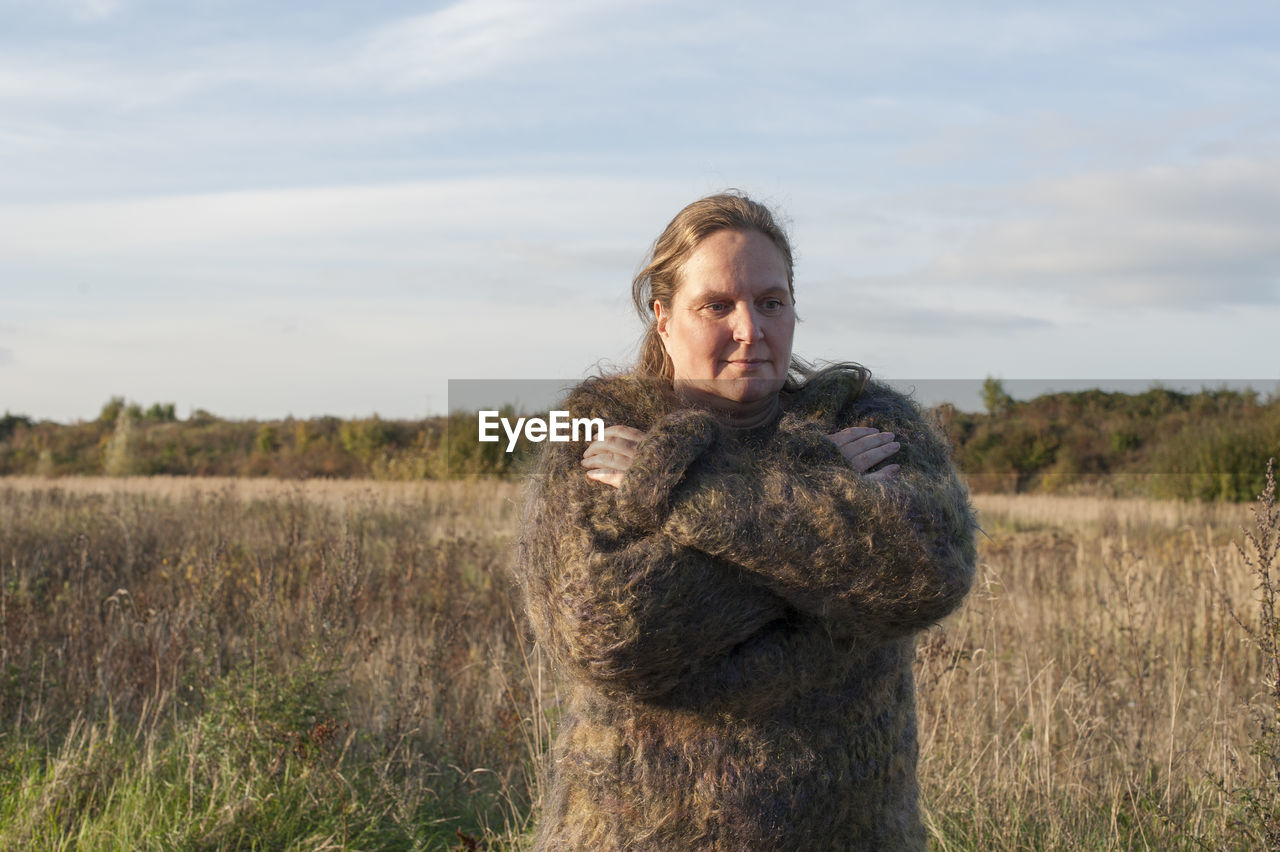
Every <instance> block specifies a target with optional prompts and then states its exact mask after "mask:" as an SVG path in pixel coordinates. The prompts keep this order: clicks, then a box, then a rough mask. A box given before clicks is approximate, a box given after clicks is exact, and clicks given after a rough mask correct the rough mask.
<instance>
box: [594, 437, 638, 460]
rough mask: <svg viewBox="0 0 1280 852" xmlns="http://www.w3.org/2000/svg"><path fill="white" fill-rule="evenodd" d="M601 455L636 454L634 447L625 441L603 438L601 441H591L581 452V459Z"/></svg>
mask: <svg viewBox="0 0 1280 852" xmlns="http://www.w3.org/2000/svg"><path fill="white" fill-rule="evenodd" d="M603 453H612V454H614V455H625V456H628V457H629V456H634V455H635V454H636V445H635V444H632V443H629V442H627V441H623V440H619V439H616V438H605V439H604V440H603V441H592V442H591V443H590V444H588V445H587V448H586V449H585V450H584V451H583V453H582V457H583V458H587V457H589V456H597V455H601V454H603Z"/></svg>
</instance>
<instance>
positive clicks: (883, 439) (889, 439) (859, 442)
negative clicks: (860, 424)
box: [840, 432, 901, 461]
mask: <svg viewBox="0 0 1280 852" xmlns="http://www.w3.org/2000/svg"><path fill="white" fill-rule="evenodd" d="M891 444H892V445H893V447H894V450H897V449H898V448H899V447H900V446H901V445H900V444H898V443H897V442H896V441H894V440H893V433H892V432H876V433H875V434H874V435H865V436H863V437H861V438H858V439H856V440H853V441H850V442H849V443H847V444H845V445H844V446H842V447H840V452H841V453H843V454H844V457H845V458H847V459H849V460H850V461H852V460H853V459H854V458H856V457H857V456H859V455H861V454H863V453H865V452H868V451H870V450H875V449H878V448H880V447H887V446H889V445H891Z"/></svg>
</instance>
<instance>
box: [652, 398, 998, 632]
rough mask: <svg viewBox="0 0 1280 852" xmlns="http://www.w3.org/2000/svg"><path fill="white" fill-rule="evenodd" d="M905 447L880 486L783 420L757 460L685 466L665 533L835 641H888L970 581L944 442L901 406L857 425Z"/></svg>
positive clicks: (959, 504) (943, 610)
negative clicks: (829, 632)
mask: <svg viewBox="0 0 1280 852" xmlns="http://www.w3.org/2000/svg"><path fill="white" fill-rule="evenodd" d="M858 419H859V420H860V421H861V422H862V423H863V424H865V425H872V426H876V427H878V428H880V429H887V430H891V431H893V432H894V433H895V434H896V435H897V438H898V440H899V442H900V444H901V445H902V449H900V450H899V452H898V453H897V454H896V455H895V456H894V457H893V458H891V459H889V460H888V461H889V462H896V463H898V464H899V465H900V470H899V472H898V473H897V474H896V475H895V476H894V477H892V478H890V479H889V480H887V481H885V482H876V481H873V480H869V479H867V478H866V477H865V476H863V475H862V474H860V473H858V472H856V471H854V469H853V468H852V466H851V465H849V463H848V462H847V461H846V460H845V458H844V457H843V456H842V455H841V453H840V451H839V450H838V449H837V448H836V447H835V445H834V444H833V443H832V442H831V441H829V440H828V439H827V438H826V436H825V435H824V434H823V431H822V429H821V428H820V427H819V426H817V425H815V424H812V423H809V422H806V421H804V420H801V419H798V418H796V417H793V416H790V415H788V416H786V417H784V418H783V420H782V422H781V423H780V425H779V427H778V430H777V433H776V434H775V436H774V437H773V439H772V440H771V441H770V442H769V444H768V446H767V448H766V450H765V452H763V453H759V454H749V453H741V454H738V455H736V456H735V455H732V454H722V455H718V456H709V457H706V458H704V459H702V460H700V462H699V463H696V464H694V465H691V466H690V468H689V469H688V470H687V471H686V476H685V478H684V480H683V482H682V483H681V486H680V488H679V491H678V494H677V496H676V497H674V498H673V499H672V503H671V511H670V512H669V514H668V515H667V517H666V520H665V522H664V524H663V530H664V532H665V533H666V535H667V536H668V537H669V538H670V539H671V540H672V541H675V542H677V543H679V544H682V545H685V546H687V547H691V548H695V549H698V550H700V551H703V552H705V553H707V554H710V555H712V556H714V557H716V558H717V559H721V560H725V561H727V562H731V563H733V564H735V565H737V566H739V567H741V568H742V569H743V570H745V571H748V572H750V573H751V574H752V575H753V576H754V577H756V578H757V579H758V581H759V582H760V583H762V584H763V585H764V586H765V587H767V588H769V589H770V590H772V591H774V592H775V593H776V594H778V595H779V596H780V597H781V598H782V599H784V600H785V601H787V602H788V603H789V604H790V605H791V606H793V607H795V608H796V609H797V610H799V611H801V612H804V613H807V614H810V615H813V616H817V617H819V618H822V619H823V620H824V621H826V622H828V623H829V624H830V625H831V626H832V629H833V630H834V631H837V632H839V633H841V634H843V635H855V636H857V635H861V636H869V637H872V638H892V637H894V636H899V635H904V634H907V633H910V632H913V631H915V630H919V629H922V628H924V627H927V626H928V625H930V624H932V623H934V622H936V621H937V620H938V619H940V618H942V617H943V616H945V615H946V614H947V613H949V612H951V611H952V610H953V609H954V608H955V607H956V606H957V605H958V604H959V602H960V601H961V599H962V598H963V597H964V595H965V594H966V593H967V592H968V590H969V586H970V584H971V582H972V578H973V571H974V562H975V551H974V544H973V529H974V520H973V513H972V510H971V508H970V505H969V501H968V495H967V493H966V491H965V489H964V487H963V486H962V485H961V484H960V482H959V480H958V478H957V476H956V473H955V470H954V468H953V467H952V465H951V463H950V460H949V457H948V451H947V447H946V444H945V442H944V441H943V439H942V438H941V436H940V435H939V434H938V433H937V431H936V430H934V429H933V428H932V427H931V426H930V425H929V424H927V423H926V422H925V420H924V418H923V417H922V416H921V415H920V413H919V411H918V410H917V409H916V408H915V406H914V405H913V404H911V403H909V401H907V400H905V398H902V397H897V398H896V400H895V404H893V405H888V406H883V407H882V410H879V411H874V410H873V411H872V412H871V413H870V416H863V417H860V418H858Z"/></svg>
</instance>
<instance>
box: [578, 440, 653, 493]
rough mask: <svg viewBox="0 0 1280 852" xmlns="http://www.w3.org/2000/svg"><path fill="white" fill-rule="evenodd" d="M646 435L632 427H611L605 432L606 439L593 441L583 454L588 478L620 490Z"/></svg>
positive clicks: (583, 462)
mask: <svg viewBox="0 0 1280 852" xmlns="http://www.w3.org/2000/svg"><path fill="white" fill-rule="evenodd" d="M642 438H644V433H643V432H641V431H640V430H639V429H633V428H632V427H630V426H609V427H607V428H606V429H605V430H604V438H603V439H602V440H599V441H592V442H591V443H590V444H588V445H587V449H586V452H584V453H583V454H582V466H583V467H585V468H586V469H587V478H588V479H594V480H595V481H596V482H603V483H604V484H605V485H612V486H613V487H614V488H618V487H619V486H621V485H622V477H623V476H624V475H625V474H626V472H627V471H628V470H629V469H630V468H631V463H632V462H633V461H635V458H636V447H638V446H639V445H640V440H641V439H642Z"/></svg>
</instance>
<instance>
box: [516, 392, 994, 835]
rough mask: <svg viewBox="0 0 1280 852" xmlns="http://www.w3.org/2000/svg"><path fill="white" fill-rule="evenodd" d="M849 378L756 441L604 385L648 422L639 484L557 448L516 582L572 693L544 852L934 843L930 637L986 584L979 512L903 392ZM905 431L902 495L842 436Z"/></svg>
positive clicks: (556, 752) (600, 398) (801, 399)
mask: <svg viewBox="0 0 1280 852" xmlns="http://www.w3.org/2000/svg"><path fill="white" fill-rule="evenodd" d="M858 384H859V383H858V382H857V381H856V377H855V376H853V375H852V374H850V373H842V372H837V373H834V374H826V375H823V376H821V377H820V378H819V379H817V380H815V381H813V382H810V383H809V384H808V385H807V386H806V387H805V388H803V389H802V390H800V391H798V392H796V393H795V394H786V393H784V394H783V395H782V402H783V410H784V413H783V415H782V416H781V418H780V419H779V420H778V421H777V422H776V423H774V424H772V425H771V426H769V427H765V428H763V429H759V430H755V431H752V432H738V431H735V430H732V429H729V428H726V427H725V426H723V425H721V423H720V422H719V421H717V420H716V419H715V418H714V417H713V416H712V415H711V414H709V413H707V412H704V411H701V410H697V409H689V408H681V407H680V404H679V403H678V402H677V401H676V400H675V398H674V396H673V395H672V393H671V392H670V389H669V388H665V389H664V388H663V387H661V386H657V385H654V384H653V383H650V382H647V381H644V380H640V379H636V378H632V377H615V378H604V379H593V380H589V381H587V382H585V383H583V384H582V385H580V386H578V388H576V389H575V390H574V392H573V393H572V394H571V395H570V398H569V400H568V403H567V405H568V408H569V409H570V411H571V412H572V414H573V416H575V417H581V416H587V417H602V418H603V419H604V420H605V422H606V423H608V424H622V425H628V426H634V427H636V428H638V429H641V430H645V431H646V436H645V438H644V440H643V441H642V442H641V443H640V445H639V447H638V448H637V453H636V457H635V460H634V462H633V464H632V466H631V468H630V469H629V470H628V471H627V473H626V475H625V476H624V478H623V482H622V486H621V487H620V488H617V489H615V488H611V487H608V486H606V485H603V484H601V483H598V482H595V481H593V480H590V479H588V478H587V477H586V476H585V471H584V469H583V468H582V467H581V466H580V464H579V462H580V459H581V456H582V452H583V450H585V448H586V445H585V444H584V443H549V444H547V445H545V446H544V449H543V452H542V455H541V457H540V460H539V465H538V468H537V471H536V473H535V475H534V476H533V477H532V478H531V484H530V493H529V497H528V501H527V503H526V516H525V519H524V526H523V530H522V534H521V541H520V559H519V566H520V567H519V574H518V581H519V584H520V586H521V589H522V592H523V594H524V598H525V605H526V608H527V611H528V615H529V620H530V624H531V626H532V628H533V631H534V633H535V635H536V637H537V639H538V641H539V642H540V643H541V645H542V646H543V647H544V649H545V650H546V651H547V652H548V653H549V655H550V657H551V661H552V666H553V668H554V669H555V671H556V673H557V676H558V677H559V678H560V679H561V681H562V683H563V694H564V696H565V705H564V713H563V716H562V718H561V720H560V723H559V732H558V736H557V739H556V743H555V746H554V748H553V751H552V760H553V766H552V767H551V773H550V777H551V784H550V789H548V790H546V791H545V796H544V809H543V814H542V819H541V824H540V830H539V836H538V843H537V847H536V848H537V849H539V850H624V849H625V850H734V852H746V851H747V850H776V851H777V852H781V851H782V850H796V849H804V850H823V849H833V850H835V849H839V850H858V849H867V850H871V849H875V850H895V849H915V850H919V849H924V846H925V837H924V830H923V827H922V826H921V823H920V818H919V813H918V807H917V793H918V790H917V784H916V756H917V745H916V713H915V699H914V693H915V686H914V681H913V679H912V672H911V665H912V661H913V658H914V653H915V650H914V639H913V638H912V636H913V634H915V633H916V632H918V631H920V630H922V629H924V628H925V627H927V626H929V625H930V624H933V623H934V622H936V621H937V620H938V619H940V618H942V617H943V616H945V615H946V614H947V613H949V612H951V611H952V610H953V609H955V607H956V606H957V605H958V604H959V603H960V601H961V599H962V598H963V597H964V595H965V593H966V592H967V591H968V589H969V586H970V583H971V581H972V577H973V569H974V558H975V554H974V545H973V529H974V523H973V513H972V510H971V508H970V505H969V500H968V495H967V493H966V491H965V489H964V487H963V486H962V485H961V484H960V482H959V480H958V479H957V477H956V474H955V470H954V468H953V467H952V465H951V462H950V460H949V456H948V451H947V445H946V443H945V441H944V440H943V439H942V438H941V437H940V436H939V435H938V433H937V432H936V431H935V430H934V429H933V427H932V426H931V425H929V424H928V423H927V422H926V420H925V418H924V417H923V416H922V415H921V413H920V411H919V410H918V408H917V407H916V406H915V405H914V404H913V403H912V402H911V401H910V400H909V399H907V398H906V397H904V396H902V395H901V394H898V393H896V392H895V391H892V390H890V389H889V388H887V387H885V386H883V385H879V384H876V383H874V382H871V383H868V384H867V385H866V387H865V388H863V389H862V390H861V391H860V392H859V390H858ZM850 425H866V426H874V427H877V428H879V429H882V430H886V431H891V432H894V433H895V435H896V440H897V441H898V442H899V443H900V444H901V449H900V450H899V451H898V452H897V453H896V454H895V455H894V456H892V457H891V458H890V459H888V460H887V461H886V462H884V464H890V463H896V464H899V465H900V466H901V469H900V470H899V472H898V473H897V474H896V476H894V477H892V478H891V479H890V480H888V481H886V482H876V481H872V480H868V479H866V478H865V477H864V476H863V475H861V474H859V473H857V472H855V471H854V469H853V468H852V466H851V465H850V464H849V463H848V462H847V461H846V460H845V458H844V457H843V456H842V455H841V454H840V451H839V450H838V448H837V447H836V446H835V445H834V444H833V443H832V442H831V441H829V440H827V438H826V437H825V436H826V435H827V434H830V433H834V432H836V431H838V430H840V429H841V428H844V427H846V426H850Z"/></svg>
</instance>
